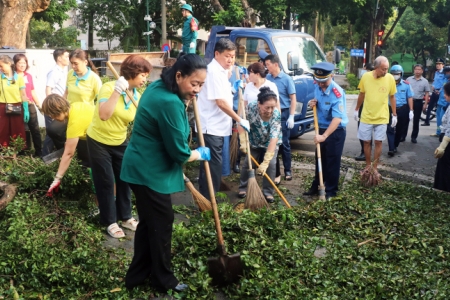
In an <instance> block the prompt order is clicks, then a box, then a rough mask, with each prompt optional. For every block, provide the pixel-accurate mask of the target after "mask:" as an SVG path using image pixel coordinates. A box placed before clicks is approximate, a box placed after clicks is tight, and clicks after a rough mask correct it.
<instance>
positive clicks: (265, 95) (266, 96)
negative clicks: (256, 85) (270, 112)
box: [258, 86, 278, 104]
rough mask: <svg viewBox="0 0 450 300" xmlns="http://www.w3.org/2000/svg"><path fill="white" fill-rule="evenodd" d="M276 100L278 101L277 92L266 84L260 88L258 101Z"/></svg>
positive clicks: (260, 102) (261, 102) (262, 102)
mask: <svg viewBox="0 0 450 300" xmlns="http://www.w3.org/2000/svg"><path fill="white" fill-rule="evenodd" d="M269 100H275V102H277V100H278V99H277V94H275V92H274V91H272V90H271V89H270V87H267V86H264V87H262V88H260V89H259V94H258V103H259V104H264V103H265V102H266V101H269Z"/></svg>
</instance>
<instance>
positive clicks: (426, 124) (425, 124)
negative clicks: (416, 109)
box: [420, 123, 430, 126]
mask: <svg viewBox="0 0 450 300" xmlns="http://www.w3.org/2000/svg"><path fill="white" fill-rule="evenodd" d="M420 126H430V123H423V124H420Z"/></svg>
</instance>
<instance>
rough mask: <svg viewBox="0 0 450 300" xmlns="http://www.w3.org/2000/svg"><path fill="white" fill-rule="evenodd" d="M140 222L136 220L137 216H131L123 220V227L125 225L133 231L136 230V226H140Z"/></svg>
mask: <svg viewBox="0 0 450 300" xmlns="http://www.w3.org/2000/svg"><path fill="white" fill-rule="evenodd" d="M138 224H139V222H138V221H136V219H135V218H131V219H129V220H127V221H122V227H125V228H127V229H130V230H132V231H136V228H137V226H138Z"/></svg>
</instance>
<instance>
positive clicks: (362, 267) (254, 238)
mask: <svg viewBox="0 0 450 300" xmlns="http://www.w3.org/2000/svg"><path fill="white" fill-rule="evenodd" d="M298 202H302V201H298ZM449 204H450V195H449V194H447V193H440V192H435V191H433V190H430V189H425V188H421V187H417V186H414V185H410V184H403V183H394V182H383V183H382V184H380V185H379V186H377V187H374V188H371V189H367V188H363V187H361V185H360V183H359V179H358V178H355V179H354V180H353V181H352V182H349V183H348V184H346V185H345V187H344V188H343V189H342V191H341V193H340V196H339V197H336V198H333V199H332V200H331V201H328V202H324V201H316V202H314V203H311V204H306V203H304V204H301V205H299V206H296V207H293V208H292V209H286V208H284V206H283V205H282V204H281V203H280V202H279V201H278V204H275V205H274V206H272V207H271V210H265V209H264V210H260V211H258V212H251V211H248V210H243V211H242V212H239V213H238V212H236V211H235V210H234V209H233V207H232V206H231V205H230V204H227V203H224V204H220V205H219V211H220V216H221V225H222V229H223V235H224V239H225V243H226V246H227V250H228V252H229V253H237V252H239V253H240V254H241V259H242V261H243V263H244V265H245V267H244V277H243V278H242V279H241V280H240V282H239V283H238V284H234V285H230V286H228V287H226V288H222V289H221V290H220V291H221V292H222V293H223V294H225V297H226V299H356V298H359V299H419V298H420V299H450V276H449V274H450V266H449V263H448V256H449V249H450V239H449V237H450V225H449V216H450V205H449ZM175 209H176V210H177V211H178V212H183V213H184V214H186V215H187V217H188V218H189V222H188V223H184V222H181V223H177V224H176V225H174V232H173V244H172V248H173V249H172V254H173V260H172V263H173V269H174V271H175V274H176V276H177V277H178V279H180V280H181V281H182V282H183V283H187V284H189V287H190V288H189V290H188V291H187V292H184V293H174V296H175V298H184V299H215V295H216V293H217V292H218V289H217V288H214V287H212V286H211V285H210V278H209V277H208V270H207V264H206V262H207V258H208V257H217V256H218V253H217V251H216V234H215V229H214V223H213V220H212V214H211V212H207V213H202V214H200V213H190V210H188V209H185V207H175ZM0 222H1V223H0V224H1V226H0V240H1V241H2V242H1V243H2V246H1V247H0V257H1V259H0V275H1V276H0V298H1V297H3V298H5V299H12V298H13V291H14V293H18V294H19V295H20V297H21V298H24V299H133V298H138V297H141V298H148V297H149V295H156V293H155V292H154V291H153V290H152V289H151V288H149V287H148V286H143V287H139V288H137V289H134V290H133V291H131V292H130V291H128V290H126V288H125V286H124V282H123V278H124V276H125V273H126V269H127V266H128V265H129V263H130V260H131V257H130V255H126V254H125V252H124V251H113V250H111V249H110V250H106V249H105V248H103V246H102V242H101V239H102V238H104V228H103V227H102V226H100V225H99V224H97V223H96V222H95V221H93V220H92V219H88V218H85V217H83V214H82V213H80V211H79V210H78V208H77V207H76V206H74V205H71V206H67V205H66V204H65V203H64V202H61V203H59V204H58V205H56V204H55V202H52V201H50V202H49V201H48V200H47V201H45V200H43V199H40V198H35V197H32V198H29V197H27V194H21V195H19V196H18V197H17V199H15V200H14V201H13V202H11V203H10V204H9V205H8V207H7V208H6V209H5V210H4V211H2V212H0ZM319 250H320V251H319ZM318 252H321V255H318ZM12 281H13V282H14V288H13V287H12V286H11V285H10V284H11V282H12Z"/></svg>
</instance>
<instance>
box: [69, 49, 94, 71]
mask: <svg viewBox="0 0 450 300" xmlns="http://www.w3.org/2000/svg"><path fill="white" fill-rule="evenodd" d="M72 58H78V59H80V60H86V61H87V62H88V64H89V67H91V70H92V71H93V72H94V73H95V74H97V75H98V71H97V68H96V67H95V65H94V63H93V62H92V61H91V60H90V59H89V52H87V51H86V50H83V49H75V50H73V51H72V52H70V54H69V60H70V61H72Z"/></svg>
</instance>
